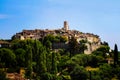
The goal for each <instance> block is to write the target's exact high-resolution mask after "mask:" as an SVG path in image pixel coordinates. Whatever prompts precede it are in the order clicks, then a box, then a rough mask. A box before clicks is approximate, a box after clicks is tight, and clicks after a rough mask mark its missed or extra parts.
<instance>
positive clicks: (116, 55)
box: [114, 44, 118, 66]
mask: <svg viewBox="0 0 120 80" xmlns="http://www.w3.org/2000/svg"><path fill="white" fill-rule="evenodd" d="M117 64H118V48H117V44H115V47H114V66H116V65H117Z"/></svg>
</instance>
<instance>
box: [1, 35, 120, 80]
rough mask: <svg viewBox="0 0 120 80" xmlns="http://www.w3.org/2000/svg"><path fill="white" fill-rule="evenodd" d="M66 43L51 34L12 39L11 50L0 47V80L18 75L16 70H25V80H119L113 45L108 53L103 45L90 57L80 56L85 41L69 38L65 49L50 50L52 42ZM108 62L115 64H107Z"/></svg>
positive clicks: (119, 69)
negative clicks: (31, 38) (41, 38)
mask: <svg viewBox="0 0 120 80" xmlns="http://www.w3.org/2000/svg"><path fill="white" fill-rule="evenodd" d="M66 41H67V39H66V38H65V37H59V36H56V37H54V36H52V35H48V36H46V37H45V38H44V39H43V40H40V41H38V40H13V41H12V42H11V47H8V48H0V68H1V71H0V79H1V78H5V73H7V72H19V70H20V68H24V69H25V77H26V78H28V79H35V80H111V79H120V72H119V71H120V63H119V54H118V53H119V52H118V51H117V45H115V50H114V51H112V52H110V48H109V45H108V44H106V43H104V44H102V46H101V47H99V48H98V49H97V50H95V51H93V52H92V54H90V55H86V54H83V53H84V50H85V49H87V46H86V45H85V43H86V42H87V41H84V40H82V41H80V42H79V43H78V42H77V41H76V39H75V38H74V37H72V38H71V40H70V41H69V43H68V44H69V48H68V49H57V50H56V49H55V50H53V49H52V43H53V42H66ZM109 59H111V60H113V61H114V63H115V64H114V63H112V62H111V63H108V61H109ZM114 65H115V67H114ZM4 68H8V69H7V70H3V69H4ZM13 68H14V69H13ZM3 73H4V74H3ZM4 80H6V79H4Z"/></svg>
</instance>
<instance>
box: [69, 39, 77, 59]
mask: <svg viewBox="0 0 120 80" xmlns="http://www.w3.org/2000/svg"><path fill="white" fill-rule="evenodd" d="M69 51H70V56H71V57H72V56H73V55H75V54H77V53H78V51H79V44H78V42H77V40H76V39H75V38H74V37H72V38H71V39H70V40H69Z"/></svg>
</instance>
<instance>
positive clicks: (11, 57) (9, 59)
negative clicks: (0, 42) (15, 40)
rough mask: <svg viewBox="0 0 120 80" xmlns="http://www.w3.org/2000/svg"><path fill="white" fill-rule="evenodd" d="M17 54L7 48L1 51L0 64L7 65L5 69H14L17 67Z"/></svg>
mask: <svg viewBox="0 0 120 80" xmlns="http://www.w3.org/2000/svg"><path fill="white" fill-rule="evenodd" d="M15 58H16V56H15V54H14V53H13V51H12V50H10V49H7V48H1V49H0V64H5V66H4V67H13V66H14V65H15Z"/></svg>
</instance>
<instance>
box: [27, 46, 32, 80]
mask: <svg viewBox="0 0 120 80" xmlns="http://www.w3.org/2000/svg"><path fill="white" fill-rule="evenodd" d="M32 72H33V67H32V48H31V46H29V45H28V46H27V72H26V75H27V77H28V78H29V79H30V80H31V79H32Z"/></svg>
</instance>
